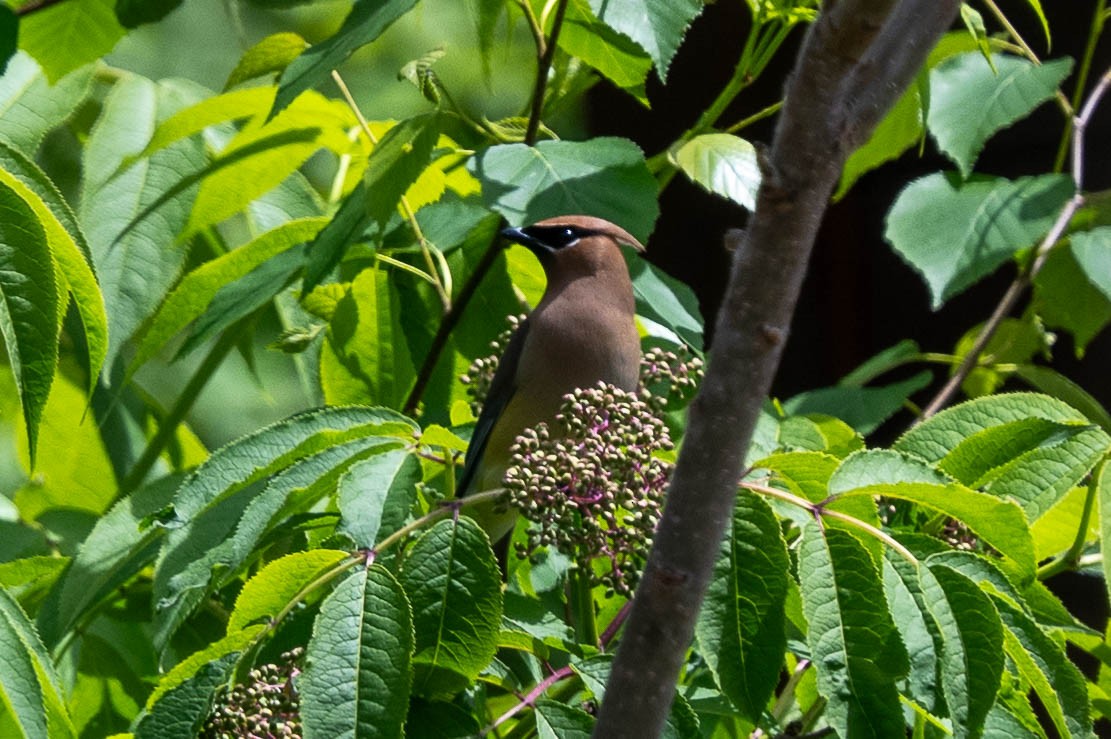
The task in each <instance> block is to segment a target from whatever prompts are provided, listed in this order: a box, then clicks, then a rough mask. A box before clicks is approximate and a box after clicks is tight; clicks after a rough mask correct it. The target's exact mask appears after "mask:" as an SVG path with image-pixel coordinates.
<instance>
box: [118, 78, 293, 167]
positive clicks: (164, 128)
mask: <svg viewBox="0 0 1111 739" xmlns="http://www.w3.org/2000/svg"><path fill="white" fill-rule="evenodd" d="M273 100H274V88H273V87H267V86H262V87H249V88H247V89H245V90H233V91H231V92H225V93H223V94H220V95H213V96H211V97H205V98H203V99H201V100H197V101H195V102H194V103H193V104H192V105H189V106H188V107H185V108H183V109H181V110H178V111H177V112H175V113H174V114H173V115H170V116H167V117H166V118H165V119H164V120H161V121H159V122H158V125H157V127H156V128H155V129H154V132H153V133H152V134H151V135H150V140H149V141H147V142H145V146H144V147H143V148H142V150H141V151H139V152H138V153H136V154H133V155H131V156H129V157H126V158H125V159H124V160H123V165H124V166H129V165H131V164H134V163H135V162H136V161H138V160H139V159H144V158H146V157H150V156H153V155H154V154H156V153H158V152H159V151H162V150H163V149H165V148H166V147H167V146H170V145H171V144H174V143H177V142H178V141H181V140H182V139H185V138H189V137H190V136H196V135H197V134H199V133H201V132H202V131H204V130H205V129H206V128H209V127H211V126H216V125H219V124H221V123H231V122H234V121H240V120H244V119H246V118H252V117H255V116H261V115H262V114H263V113H265V112H266V110H267V108H268V106H269V105H270V104H271V103H272V102H273Z"/></svg>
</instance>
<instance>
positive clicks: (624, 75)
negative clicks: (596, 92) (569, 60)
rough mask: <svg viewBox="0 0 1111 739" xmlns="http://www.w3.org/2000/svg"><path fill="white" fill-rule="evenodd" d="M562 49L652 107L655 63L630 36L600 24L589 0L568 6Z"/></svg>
mask: <svg viewBox="0 0 1111 739" xmlns="http://www.w3.org/2000/svg"><path fill="white" fill-rule="evenodd" d="M559 46H560V48H561V49H563V50H564V51H566V52H567V53H568V54H570V55H571V56H573V57H577V58H578V59H581V60H582V61H584V62H586V63H587V64H589V65H590V66H592V67H594V68H595V69H597V70H598V71H599V72H601V73H602V75H604V76H605V77H606V78H608V79H609V80H610V81H611V82H613V84H615V85H617V86H618V87H620V88H621V89H623V90H625V91H626V92H628V93H629V94H630V95H632V96H633V97H634V98H636V99H637V101H638V102H640V103H641V104H642V105H644V106H645V107H647V106H648V96H647V94H646V93H645V89H644V85H645V81H646V80H647V78H648V72H649V71H650V70H651V69H652V60H651V59H649V58H648V55H647V54H646V53H645V52H644V50H643V49H641V48H640V47H639V46H637V44H635V43H634V42H633V41H632V40H631V39H630V38H629V37H628V36H625V35H623V34H620V33H617V32H616V31H614V30H613V29H612V28H610V27H609V26H607V25H606V24H604V23H600V22H599V21H598V19H597V18H595V17H594V12H593V11H592V10H591V9H590V5H589V3H588V2H587V0H575V2H572V3H568V5H567V14H566V16H565V17H564V20H563V27H562V29H561V30H560V34H559Z"/></svg>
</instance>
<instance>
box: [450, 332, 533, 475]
mask: <svg viewBox="0 0 1111 739" xmlns="http://www.w3.org/2000/svg"><path fill="white" fill-rule="evenodd" d="M528 330H529V319H527V318H526V319H525V320H524V321H522V322H521V325H520V326H518V327H517V330H516V331H514V332H513V336H512V337H510V339H509V343H508V344H507V345H506V347H505V352H503V353H502V356H501V359H500V360H499V361H498V368H497V370H495V372H494V379H493V380H492V381H491V382H490V391H489V392H488V393H487V394H486V400H485V401H484V402H483V404H482V412H481V413H479V414H478V421H477V422H476V423H475V427H474V433H473V434H471V443H470V445H469V446H468V447H467V461H466V464H465V465H464V466H463V477H462V478H461V479H460V481H459V486H458V487H457V488H456V491H457V492H456V494H457V495H458V496H460V497H461V496H464V495H467V494H468V493H469V492H474V491H469V490H467V488H468V487H470V485H471V482H472V481H473V480H474V476H475V473H476V472H477V471H478V466H479V463H480V462H482V455H483V454H485V453H486V443H487V442H488V441H489V440H490V432H491V431H493V429H494V424H495V423H497V421H498V418H500V417H501V414H502V411H503V410H505V407H506V406H507V405H509V401H510V400H511V399H512V398H513V394H514V393H516V392H517V365H518V364H519V363H520V361H521V351H522V350H523V349H524V346H525V336H526V335H527V334H528Z"/></svg>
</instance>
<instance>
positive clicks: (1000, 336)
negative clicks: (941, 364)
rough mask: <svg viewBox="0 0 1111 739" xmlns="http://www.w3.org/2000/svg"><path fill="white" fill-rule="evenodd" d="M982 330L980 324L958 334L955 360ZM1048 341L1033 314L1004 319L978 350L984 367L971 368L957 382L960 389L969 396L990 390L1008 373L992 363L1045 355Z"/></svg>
mask: <svg viewBox="0 0 1111 739" xmlns="http://www.w3.org/2000/svg"><path fill="white" fill-rule="evenodd" d="M982 331H983V324H982V323H981V324H976V325H975V326H972V327H971V328H969V329H968V330H967V331H966V332H965V333H964V335H963V336H961V338H960V339H959V340H958V341H957V345H956V346H955V347H954V348H953V354H954V355H955V356H956V357H957V358H958V360H960V359H964V358H965V356H967V355H968V353H969V352H970V351H972V349H973V347H974V346H975V345H976V340H977V339H978V338H979V337H980V333H981V332H982ZM1051 343H1052V337H1049V336H1047V335H1046V332H1045V328H1044V327H1043V326H1042V324H1041V322H1040V321H1038V320H1036V319H1035V318H1034V317H1033V316H1030V317H1028V318H1025V319H1019V318H1004V319H1003V320H1002V321H1000V322H999V324H998V325H997V327H996V329H995V333H993V334H992V335H991V338H990V339H988V343H987V344H986V345H985V346H984V348H983V350H982V351H981V353H980V356H981V358H982V361H983V362H985V363H986V364H987V366H982V367H981V366H977V367H974V368H973V369H972V371H971V372H969V374H968V377H967V378H965V380H964V382H962V383H961V390H963V391H964V393H965V395H967V396H968V397H970V398H978V397H980V396H982V395H990V394H991V393H994V392H995V391H996V390H998V389H999V388H1000V387H1001V386H1002V385H1003V383H1004V382H1006V380H1007V377H1008V375H1009V372H1007V371H1001V370H1000V369H997V368H996V367H995V365H1000V364H1003V365H1015V364H1022V363H1024V362H1029V361H1030V360H1031V359H1033V358H1034V356H1035V355H1037V354H1046V353H1047V352H1048V351H1049V345H1050V344H1051ZM954 369H955V368H954Z"/></svg>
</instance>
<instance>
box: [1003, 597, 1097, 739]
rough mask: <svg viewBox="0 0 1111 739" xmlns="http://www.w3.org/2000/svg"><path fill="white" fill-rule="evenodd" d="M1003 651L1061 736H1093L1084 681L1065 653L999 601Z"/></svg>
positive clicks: (1025, 618) (1028, 619) (1040, 631)
mask: <svg viewBox="0 0 1111 739" xmlns="http://www.w3.org/2000/svg"><path fill="white" fill-rule="evenodd" d="M995 604H996V608H997V609H998V611H999V617H1000V618H1001V619H1002V621H1003V627H1004V633H1003V639H1004V645H1003V646H1004V649H1005V650H1006V653H1007V656H1008V657H1010V659H1011V661H1012V662H1013V663H1014V665H1015V667H1016V668H1017V670H1018V674H1019V676H1020V677H1021V678H1022V680H1023V681H1024V682H1025V683H1027V685H1029V686H1030V687H1031V688H1033V690H1034V693H1036V694H1037V696H1038V699H1039V700H1040V701H1041V703H1042V706H1043V707H1044V708H1045V710H1046V713H1047V714H1048V715H1049V718H1050V720H1051V721H1052V722H1053V725H1054V726H1055V727H1056V729H1057V731H1058V732H1059V735H1060V736H1063V737H1075V738H1076V739H1081V738H1083V739H1087V738H1088V737H1090V736H1092V719H1091V716H1090V714H1089V706H1088V693H1087V690H1086V689H1085V687H1084V677H1083V676H1082V675H1081V674H1080V671H1079V670H1078V669H1077V668H1076V666H1075V665H1073V663H1072V662H1070V661H1069V658H1068V657H1067V656H1066V655H1065V651H1064V649H1063V648H1062V647H1061V646H1060V645H1059V644H1058V643H1057V642H1055V641H1054V640H1053V639H1051V638H1050V637H1049V636H1048V635H1047V634H1046V633H1045V632H1043V631H1042V630H1041V628H1039V626H1038V625H1037V624H1036V623H1034V621H1033V620H1031V619H1030V618H1029V617H1028V616H1026V615H1025V614H1024V613H1022V611H1020V610H1018V609H1017V608H1015V607H1013V606H1011V605H1010V604H1008V603H1007V602H1005V601H1002V600H998V599H997V600H996V603H995Z"/></svg>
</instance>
